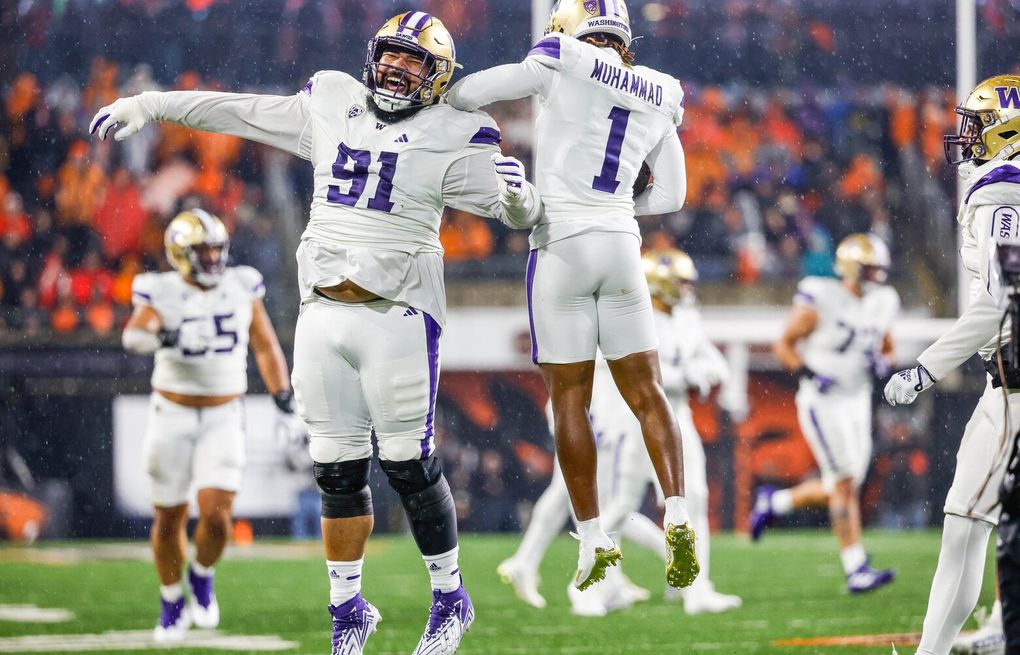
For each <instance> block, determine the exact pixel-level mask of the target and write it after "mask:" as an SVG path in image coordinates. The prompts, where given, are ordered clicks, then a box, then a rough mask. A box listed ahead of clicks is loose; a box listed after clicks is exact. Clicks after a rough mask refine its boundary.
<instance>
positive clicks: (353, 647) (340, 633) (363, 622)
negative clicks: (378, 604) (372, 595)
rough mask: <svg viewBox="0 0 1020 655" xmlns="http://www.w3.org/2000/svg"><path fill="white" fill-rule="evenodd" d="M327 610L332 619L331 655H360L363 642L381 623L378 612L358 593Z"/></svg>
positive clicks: (363, 647)
mask: <svg viewBox="0 0 1020 655" xmlns="http://www.w3.org/2000/svg"><path fill="white" fill-rule="evenodd" d="M327 609H328V610H329V614H330V616H332V617H333V650H332V651H330V652H331V653H332V655H361V654H362V652H363V651H364V650H365V642H366V641H368V638H369V637H370V636H371V635H372V633H373V632H375V629H376V626H377V625H378V624H379V621H382V615H381V614H379V610H377V609H376V608H375V606H374V605H372V603H370V602H368V601H367V600H365V599H364V598H362V597H361V594H360V593H359V594H357V595H356V596H355V597H354V598H352V599H350V600H349V601H347V602H346V603H341V604H340V605H329V606H328V607H327Z"/></svg>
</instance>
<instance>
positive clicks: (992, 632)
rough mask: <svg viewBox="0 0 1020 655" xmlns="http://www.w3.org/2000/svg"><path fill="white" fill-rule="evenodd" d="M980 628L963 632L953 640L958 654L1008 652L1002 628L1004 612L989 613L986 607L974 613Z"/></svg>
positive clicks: (999, 654)
mask: <svg viewBox="0 0 1020 655" xmlns="http://www.w3.org/2000/svg"><path fill="white" fill-rule="evenodd" d="M974 618H975V619H977V623H978V629H977V630H974V631H973V632H966V633H961V634H960V635H959V636H958V637H957V638H956V641H954V642H953V648H952V650H951V651H949V652H951V653H955V654H956V655H1002V654H1003V653H1005V652H1006V635H1005V634H1004V633H1003V630H1002V614H1001V613H989V612H988V611H987V610H986V609H985V608H983V607H982V608H980V609H978V611H977V612H975V613H974Z"/></svg>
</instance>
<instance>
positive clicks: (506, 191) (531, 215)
mask: <svg viewBox="0 0 1020 655" xmlns="http://www.w3.org/2000/svg"><path fill="white" fill-rule="evenodd" d="M443 201H444V202H445V203H446V204H447V205H449V206H450V207H453V208H454V209H461V210H463V211H466V212H470V213H472V214H477V215H479V216H489V217H491V218H495V219H497V220H499V221H500V222H501V223H503V224H504V225H506V226H507V227H511V228H514V229H526V228H530V227H534V225H535V224H536V223H538V221H539V219H540V218H541V217H542V199H541V197H540V196H539V195H538V189H536V188H535V186H534V185H533V184H531V183H530V182H528V181H527V180H526V179H525V171H524V164H522V163H521V162H520V161H518V160H516V159H514V158H513V157H504V156H503V155H501V154H499V151H498V150H497V149H496V148H491V149H489V148H485V149H478V150H476V151H475V152H474V153H472V154H470V155H467V156H465V157H461V158H459V159H457V160H455V161H454V162H453V163H452V164H451V165H450V167H449V168H448V169H447V171H446V176H445V177H444V178H443Z"/></svg>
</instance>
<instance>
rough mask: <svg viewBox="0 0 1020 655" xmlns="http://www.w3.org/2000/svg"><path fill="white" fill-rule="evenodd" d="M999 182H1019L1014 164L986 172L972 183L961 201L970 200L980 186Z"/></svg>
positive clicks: (1019, 174)
mask: <svg viewBox="0 0 1020 655" xmlns="http://www.w3.org/2000/svg"><path fill="white" fill-rule="evenodd" d="M999 182H1012V183H1013V184H1020V169H1018V168H1017V167H1016V166H1002V167H1000V168H996V169H995V170H994V171H992V172H990V173H988V174H987V175H985V176H984V177H982V178H981V179H980V180H978V181H977V182H975V183H974V186H972V187H971V188H970V191H968V192H967V199H966V200H964V201H963V202H964V204H966V203H968V202H970V197H971V196H972V195H974V192H975V191H977V190H978V189H980V188H981V187H983V186H988V185H989V184H997V183H999Z"/></svg>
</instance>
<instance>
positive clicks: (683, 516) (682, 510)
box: [663, 496, 691, 526]
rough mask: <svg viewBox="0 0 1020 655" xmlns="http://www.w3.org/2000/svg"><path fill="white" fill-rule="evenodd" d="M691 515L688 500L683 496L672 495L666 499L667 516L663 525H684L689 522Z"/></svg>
mask: <svg viewBox="0 0 1020 655" xmlns="http://www.w3.org/2000/svg"><path fill="white" fill-rule="evenodd" d="M690 520H691V515H690V514H688V513H687V500H686V499H685V498H684V497H683V496H670V497H669V498H667V499H666V517H665V518H664V519H663V526H668V525H670V524H671V523H672V524H673V525H677V526H679V525H683V524H684V523H689V522H690Z"/></svg>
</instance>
